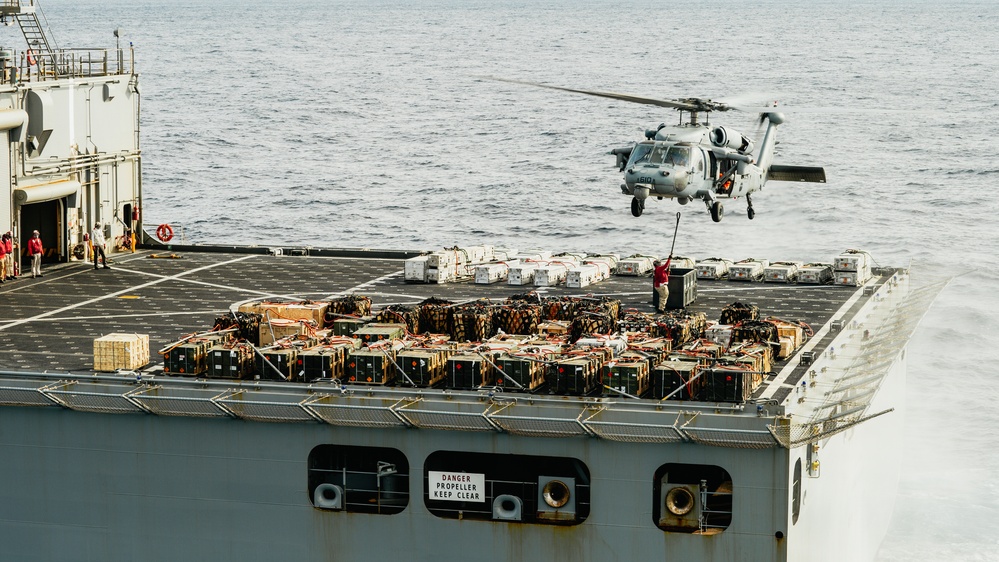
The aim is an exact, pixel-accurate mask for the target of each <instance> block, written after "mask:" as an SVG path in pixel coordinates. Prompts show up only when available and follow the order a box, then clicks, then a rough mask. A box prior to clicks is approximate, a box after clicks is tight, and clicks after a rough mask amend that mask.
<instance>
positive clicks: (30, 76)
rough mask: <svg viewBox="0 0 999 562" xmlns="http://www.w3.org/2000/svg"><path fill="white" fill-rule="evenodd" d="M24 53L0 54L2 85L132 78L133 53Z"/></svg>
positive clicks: (103, 50)
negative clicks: (106, 77)
mask: <svg viewBox="0 0 999 562" xmlns="http://www.w3.org/2000/svg"><path fill="white" fill-rule="evenodd" d="M31 58H32V59H33V60H34V64H31V61H30V60H29V57H28V50H24V51H21V52H17V51H14V50H0V73H2V78H3V82H4V83H6V84H11V85H15V84H19V83H23V82H44V81H48V80H62V79H65V78H90V77H97V76H126V75H132V74H135V49H134V48H133V47H131V46H130V47H128V48H127V57H126V49H125V48H74V49H57V50H54V51H52V52H49V53H36V52H32V53H31Z"/></svg>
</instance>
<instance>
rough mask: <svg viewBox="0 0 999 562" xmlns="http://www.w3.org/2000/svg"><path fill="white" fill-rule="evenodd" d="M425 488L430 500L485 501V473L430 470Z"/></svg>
mask: <svg viewBox="0 0 999 562" xmlns="http://www.w3.org/2000/svg"><path fill="white" fill-rule="evenodd" d="M427 473H428V475H429V485H428V486H427V490H428V491H429V494H430V499H432V500H445V501H453V502H484V501H486V475H485V474H470V473H468V472H438V471H436V470H430V471H428V472H427Z"/></svg>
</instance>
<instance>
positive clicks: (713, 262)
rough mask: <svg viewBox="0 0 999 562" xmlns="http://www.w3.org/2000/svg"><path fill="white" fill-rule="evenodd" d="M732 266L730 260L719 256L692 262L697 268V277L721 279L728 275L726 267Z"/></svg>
mask: <svg viewBox="0 0 999 562" xmlns="http://www.w3.org/2000/svg"><path fill="white" fill-rule="evenodd" d="M731 266H732V260H724V259H719V258H708V259H706V260H701V261H699V262H697V263H695V264H694V269H696V270H697V278H698V279H721V278H722V277H725V276H726V275H728V268H729V267H731Z"/></svg>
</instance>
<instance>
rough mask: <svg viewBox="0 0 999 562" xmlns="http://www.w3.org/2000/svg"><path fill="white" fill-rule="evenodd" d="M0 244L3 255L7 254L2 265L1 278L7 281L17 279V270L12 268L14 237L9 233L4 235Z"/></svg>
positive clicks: (13, 262)
mask: <svg viewBox="0 0 999 562" xmlns="http://www.w3.org/2000/svg"><path fill="white" fill-rule="evenodd" d="M0 244H2V245H3V247H4V253H5V254H7V259H6V260H4V263H3V276H4V277H5V278H7V279H17V269H16V268H15V267H14V265H15V260H14V235H13V234H12V233H11V231H9V230H8V231H7V232H5V233H4V235H3V238H0Z"/></svg>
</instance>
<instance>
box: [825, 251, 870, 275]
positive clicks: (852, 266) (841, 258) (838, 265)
mask: <svg viewBox="0 0 999 562" xmlns="http://www.w3.org/2000/svg"><path fill="white" fill-rule="evenodd" d="M833 266H834V267H835V269H836V271H864V270H868V271H869V270H870V269H871V255H870V254H868V253H867V252H864V251H862V250H847V251H845V252H843V253H842V254H840V255H838V256H836V259H835V260H834V261H833Z"/></svg>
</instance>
